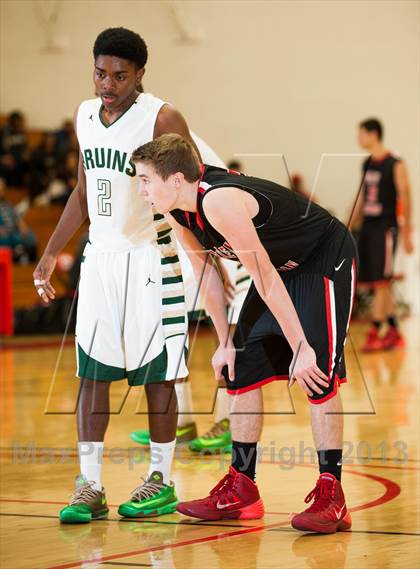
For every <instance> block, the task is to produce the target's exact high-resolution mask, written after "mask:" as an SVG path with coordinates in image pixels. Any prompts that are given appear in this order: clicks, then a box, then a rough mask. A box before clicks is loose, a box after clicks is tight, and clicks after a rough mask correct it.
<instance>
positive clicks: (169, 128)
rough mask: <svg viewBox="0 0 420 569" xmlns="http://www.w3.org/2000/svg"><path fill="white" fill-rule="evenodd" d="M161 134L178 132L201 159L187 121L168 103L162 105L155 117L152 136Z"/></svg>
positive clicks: (156, 136)
mask: <svg viewBox="0 0 420 569" xmlns="http://www.w3.org/2000/svg"><path fill="white" fill-rule="evenodd" d="M162 134H179V135H181V136H182V137H183V138H186V139H187V140H188V141H189V142H191V144H192V145H193V147H194V150H195V151H196V152H197V156H198V157H199V159H200V160H201V156H200V151H199V150H198V148H197V145H196V144H195V142H194V140H193V139H192V137H191V133H190V129H189V128H188V125H187V121H186V120H185V119H184V117H183V116H182V114H181V113H180V112H179V111H177V110H176V109H174V108H173V107H171V106H170V105H163V106H162V108H161V109H160V111H159V113H158V116H157V117H156V122H155V128H154V131H153V138H158V137H159V136H162Z"/></svg>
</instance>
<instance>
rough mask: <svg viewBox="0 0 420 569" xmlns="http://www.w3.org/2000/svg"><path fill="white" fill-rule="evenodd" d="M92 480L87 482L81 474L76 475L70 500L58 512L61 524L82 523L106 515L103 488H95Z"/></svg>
mask: <svg viewBox="0 0 420 569" xmlns="http://www.w3.org/2000/svg"><path fill="white" fill-rule="evenodd" d="M93 484H94V482H89V481H88V480H87V479H86V478H85V477H84V476H83V475H82V474H80V475H79V476H77V477H76V490H75V492H74V493H73V494H72V496H71V498H70V502H69V504H68V505H67V506H65V507H64V508H63V509H62V510H61V512H60V516H59V517H60V522H61V523H63V524H83V523H88V522H91V521H93V520H100V519H103V518H106V517H107V516H108V512H109V509H108V505H107V503H106V497H105V490H104V488H102V490H95V488H94V487H93Z"/></svg>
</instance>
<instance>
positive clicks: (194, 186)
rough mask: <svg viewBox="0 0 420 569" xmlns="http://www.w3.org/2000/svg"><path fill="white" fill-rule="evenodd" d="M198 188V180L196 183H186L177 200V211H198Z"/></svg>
mask: <svg viewBox="0 0 420 569" xmlns="http://www.w3.org/2000/svg"><path fill="white" fill-rule="evenodd" d="M198 186H199V181H198V180H197V181H196V182H184V184H183V186H182V187H181V191H180V192H179V197H178V199H177V203H176V208H177V209H181V210H182V211H192V212H196V211H197V193H198Z"/></svg>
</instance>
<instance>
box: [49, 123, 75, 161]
mask: <svg viewBox="0 0 420 569" xmlns="http://www.w3.org/2000/svg"><path fill="white" fill-rule="evenodd" d="M73 134H74V128H73V122H72V120H71V119H65V120H64V121H63V124H62V125H61V128H60V129H59V130H57V131H56V132H55V134H54V136H55V148H56V153H57V156H58V157H59V158H60V157H62V156H65V155H66V154H67V153H68V152H69V151H70V150H71V149H72V144H73V140H72V138H73V137H72V135H73Z"/></svg>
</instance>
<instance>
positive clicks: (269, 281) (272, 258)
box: [132, 135, 356, 533]
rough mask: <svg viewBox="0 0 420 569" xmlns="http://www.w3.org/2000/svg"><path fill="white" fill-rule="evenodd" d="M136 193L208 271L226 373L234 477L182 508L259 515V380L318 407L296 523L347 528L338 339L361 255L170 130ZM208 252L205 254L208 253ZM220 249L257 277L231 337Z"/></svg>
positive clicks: (309, 212)
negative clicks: (210, 161)
mask: <svg viewBox="0 0 420 569" xmlns="http://www.w3.org/2000/svg"><path fill="white" fill-rule="evenodd" d="M132 158H133V161H134V162H135V163H136V168H137V174H138V176H139V180H140V191H141V192H142V194H143V195H144V197H145V199H146V200H147V201H149V202H150V203H152V204H153V205H154V207H155V208H156V210H157V211H158V212H159V213H162V214H165V215H166V216H167V218H168V221H169V222H170V223H171V224H172V226H173V227H174V229H175V231H176V233H177V236H178V237H179V239H180V240H181V242H182V243H183V245H184V248H185V250H186V251H187V252H189V255H190V258H191V262H192V264H193V267H194V270H195V272H196V275H197V277H199V278H201V277H202V279H203V280H202V290H203V296H204V302H205V305H206V309H207V310H208V313H209V314H210V316H211V318H212V320H213V323H214V326H215V328H216V332H217V336H218V340H219V347H218V349H217V350H216V352H215V354H214V356H213V359H212V364H213V368H214V370H215V374H216V377H217V378H221V377H222V376H223V377H224V378H225V379H226V382H227V385H228V391H229V393H230V394H231V395H233V397H232V400H231V421H232V422H231V425H232V438H233V452H232V466H231V467H230V470H229V473H228V474H227V475H226V476H225V477H224V478H223V479H222V480H221V481H220V482H219V484H218V485H217V486H216V487H215V488H214V489H213V490H212V491H211V492H210V495H209V496H208V497H206V498H204V499H201V500H194V501H192V502H184V503H180V504H179V505H178V508H177V509H178V511H179V512H182V513H184V514H186V515H190V516H192V517H197V518H201V519H208V520H219V519H256V518H260V517H262V516H263V514H264V506H263V502H262V500H261V498H260V495H259V492H258V488H257V486H256V484H255V465H256V451H257V441H258V440H259V438H260V434H261V429H262V415H263V400H262V392H261V387H262V386H263V385H264V384H265V383H268V382H270V381H273V380H277V379H289V385H293V383H294V382H297V383H298V384H299V386H300V387H301V388H302V389H303V390H304V391H305V392H306V394H307V396H308V399H309V402H310V403H311V412H312V413H311V414H312V427H313V435H314V439H315V444H316V447H317V449H318V456H319V463H320V477H319V479H318V481H317V483H316V486H315V488H314V489H313V490H312V491H311V492H310V494H309V495H308V496H307V498H306V501H307V502H308V501H310V500H311V499H312V498H313V503H312V504H311V506H310V507H309V508H307V509H306V510H305V511H304V512H302V513H301V514H296V515H295V516H294V517H293V519H292V525H293V526H294V527H295V528H297V529H301V530H307V531H317V532H321V533H333V532H335V531H337V530H344V529H348V528H349V527H350V526H351V518H350V514H349V513H348V511H347V508H346V504H345V498H344V494H343V490H342V487H341V483H340V478H341V458H342V432H343V415H342V406H341V400H340V395H339V390H338V386H339V384H340V383H341V382H343V381H345V363H344V355H343V346H344V341H345V337H346V332H347V328H348V324H349V319H350V312H351V307H352V299H353V294H354V287H355V273H356V250H355V246H354V243H353V240H352V238H351V236H350V234H349V233H348V231H347V229H346V227H344V226H343V225H342V224H341V223H340V222H339V221H338V220H337V219H335V218H334V217H332V216H331V215H330V214H329V213H328V212H327V211H326V210H324V209H323V208H321V207H319V206H318V205H316V204H312V203H310V202H308V201H307V200H306V199H305V198H303V197H302V196H300V195H298V194H296V193H294V192H291V191H290V190H288V189H287V188H284V187H282V186H279V185H277V184H275V183H274V182H269V181H267V180H262V179H259V178H253V177H250V176H244V175H241V174H238V173H237V172H233V171H229V170H224V169H221V168H215V167H211V166H203V165H201V166H200V164H199V161H198V158H197V155H196V153H195V151H194V149H193V147H192V146H191V144H190V143H189V142H188V141H186V140H185V139H183V138H182V137H180V136H177V135H164V136H162V137H159V138H158V139H156V140H155V141H153V142H150V143H148V144H145V145H143V146H141V147H140V148H138V149H137V150H136V151H135V152H134V153H133V157H132ZM206 251H208V252H210V253H211V255H208V254H207V253H206ZM212 255H218V256H221V257H224V258H227V259H232V260H234V261H238V260H239V261H241V262H242V263H243V265H244V266H245V267H246V269H247V271H248V272H249V274H250V275H251V276H252V278H253V283H254V284H253V285H252V286H251V289H250V291H249V293H248V296H247V298H246V300H245V302H244V305H243V308H242V311H241V314H240V316H239V321H238V324H237V328H236V332H235V335H234V337H233V340H232V339H231V338H230V337H229V325H228V320H227V315H226V309H225V301H224V295H223V284H222V282H221V279H220V277H219V274H218V272H217V270H216V269H215V267H214V264H213V263H212V262H211V261H209V259H211V256H212Z"/></svg>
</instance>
